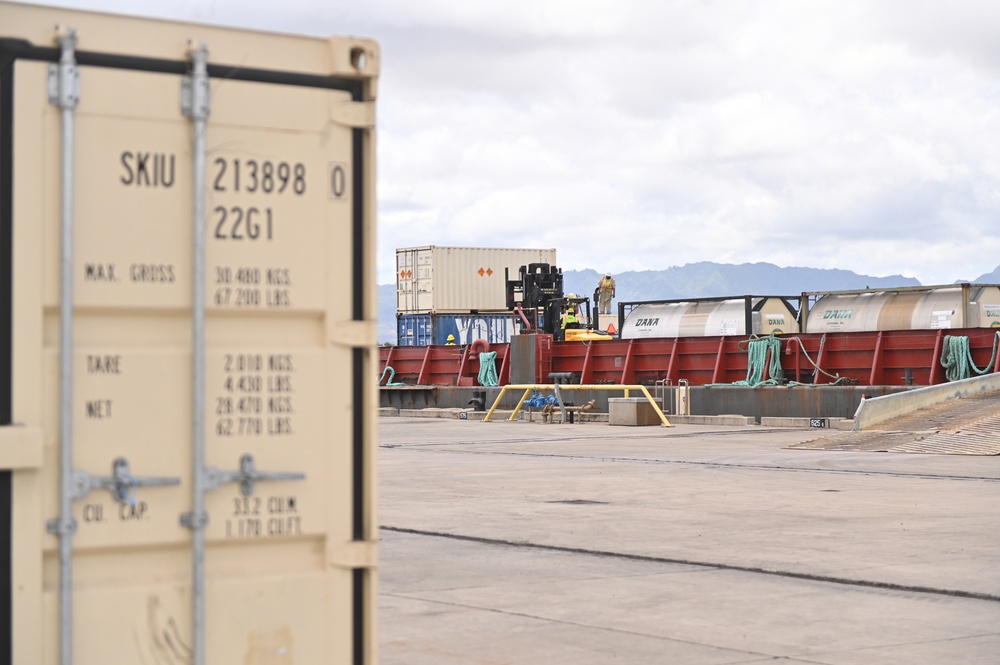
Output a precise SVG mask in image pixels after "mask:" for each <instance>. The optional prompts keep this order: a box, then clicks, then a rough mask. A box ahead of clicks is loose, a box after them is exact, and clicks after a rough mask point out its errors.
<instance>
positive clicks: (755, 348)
mask: <svg viewBox="0 0 1000 665" xmlns="http://www.w3.org/2000/svg"><path fill="white" fill-rule="evenodd" d="M785 339H788V340H789V342H793V341H794V342H798V344H799V347H800V348H801V349H802V353H803V354H804V355H805V357H806V360H808V361H809V364H810V365H812V366H813V367H814V368H815V369H816V371H817V372H820V373H822V374H825V375H826V376H828V377H830V378H831V379H833V381H832V382H830V383H829V384H826V385H833V386H836V385H839V384H841V383H845V382H847V381H848V379H847V378H846V377H841V376H840V375H839V374H830V373H829V372H827V371H826V370H824V369H821V368H820V366H819V365H817V364H816V362H815V361H814V360H813V359H812V358H810V357H809V353H808V352H806V347H805V345H803V344H802V340H801V339H799V338H798V337H788V338H785ZM781 340H782V338H780V337H777V336H776V335H775V334H774V333H773V332H772V333H771V334H770V335H768V336H767V337H758V336H757V335H751V337H750V339H749V340H747V341H746V345H747V378H746V379H745V380H743V381H734V382H733V383H710V384H708V385H706V386H705V387H706V388H711V387H712V386H750V387H751V388H758V387H760V386H776V385H778V384H779V381H778V379H777V378H774V377H778V376H781ZM739 347H740V348H742V347H743V342H740V343H739ZM769 352H770V354H771V364H770V368H769V369H768V376H770V377H772V378H770V379H766V380H765V379H764V368H765V366H766V365H767V354H768V353H769ZM786 385H787V386H788V387H789V388H792V387H794V386H808V387H813V386H814V385H815V384H812V383H799V382H798V381H789V382H788V383H787V384H786Z"/></svg>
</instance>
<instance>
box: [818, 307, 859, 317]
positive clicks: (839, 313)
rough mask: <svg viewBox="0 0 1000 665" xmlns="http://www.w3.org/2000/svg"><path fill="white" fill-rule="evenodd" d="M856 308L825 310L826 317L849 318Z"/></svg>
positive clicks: (824, 315)
mask: <svg viewBox="0 0 1000 665" xmlns="http://www.w3.org/2000/svg"><path fill="white" fill-rule="evenodd" d="M853 313H854V310H851V309H828V310H826V311H825V312H823V318H824V319H849V318H851V314H853Z"/></svg>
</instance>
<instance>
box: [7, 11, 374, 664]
mask: <svg viewBox="0 0 1000 665" xmlns="http://www.w3.org/2000/svg"><path fill="white" fill-rule="evenodd" d="M55 26H60V27H59V28H58V30H56V29H54V27H55ZM378 71H379V51H378V47H377V45H376V44H375V43H374V42H372V41H370V40H365V39H358V38H341V37H332V38H329V39H319V38H307V37H299V36H291V35H278V34H267V33H258V32H250V31H244V30H231V29H226V28H220V27H210V26H204V25H191V24H182V23H174V22H165V21H153V20H143V19H136V18H126V17H121V16H112V15H106V14H98V13H90V12H78V11H68V10H63V9H58V8H41V7H35V6H28V5H20V4H12V3H7V2H0V252H2V255H0V576H3V577H4V578H5V579H3V580H0V603H4V604H5V606H6V607H9V608H10V609H11V612H10V613H9V614H8V612H7V611H3V612H0V615H3V619H2V621H3V622H4V624H5V625H4V626H3V627H2V628H0V654H3V653H7V652H9V653H10V654H11V657H12V660H11V661H10V662H14V663H33V664H45V665H53V664H54V663H58V662H62V663H68V662H72V663H74V664H76V665H91V664H93V665H97V664H100V665H106V664H108V663H112V664H118V663H122V664H124V663H194V664H195V665H202V664H204V663H211V664H212V665H225V664H232V665H236V664H240V665H245V664H249V663H293V662H294V663H296V664H302V663H306V664H315V665H319V664H320V663H323V664H329V663H344V664H346V663H351V664H354V663H374V662H376V653H375V644H376V638H377V635H376V630H375V609H376V608H375V593H376V586H375V585H376V576H375V564H376V542H377V538H378V534H377V524H376V514H375V497H376V482H375V479H376V475H375V452H376V441H375V435H376V428H375V414H376V409H377V403H378V399H377V392H376V391H377V388H376V386H375V381H374V380H373V379H374V378H375V377H376V376H377V370H376V363H375V361H376V358H375V357H374V356H373V350H374V345H375V328H376V324H375V318H376V289H375V233H374V204H375V194H374V183H375V164H374V158H375V149H374V122H375V118H374V99H375V92H376V81H377V76H378ZM199 174H201V176H202V179H200V180H199ZM199 211H202V212H203V214H199ZM199 228H200V229H203V233H199V232H198V229H199ZM199 236H200V237H199ZM67 238H68V239H69V241H68V242H66V240H67ZM67 257H68V258H67ZM343 266H349V269H348V270H343V269H342V267H343ZM4 524H9V528H8V529H3V528H2V527H3V525H4ZM7 553H9V555H8V554H7ZM4 582H6V584H5V583H4ZM3 589H7V590H6V591H3ZM2 660H3V657H2V656H0V661H2Z"/></svg>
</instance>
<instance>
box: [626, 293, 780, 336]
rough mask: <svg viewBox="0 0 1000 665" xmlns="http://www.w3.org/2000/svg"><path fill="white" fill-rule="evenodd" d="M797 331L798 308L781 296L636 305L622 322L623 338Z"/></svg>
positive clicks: (761, 333)
mask: <svg viewBox="0 0 1000 665" xmlns="http://www.w3.org/2000/svg"><path fill="white" fill-rule="evenodd" d="M748 321H749V327H750V333H755V334H758V335H767V334H770V333H772V332H774V333H776V334H780V333H790V332H798V322H797V321H796V317H795V310H794V309H793V308H792V306H791V305H790V304H789V303H788V301H787V300H785V299H784V298H780V297H765V296H751V297H749V298H733V299H728V300H688V301H672V302H659V303H643V304H640V305H637V306H636V307H635V309H633V310H632V311H631V312H630V313H629V315H628V316H627V317H626V318H625V321H624V323H623V324H622V330H621V336H622V339H639V338H645V337H712V336H716V335H746V334H748V332H747V322H748Z"/></svg>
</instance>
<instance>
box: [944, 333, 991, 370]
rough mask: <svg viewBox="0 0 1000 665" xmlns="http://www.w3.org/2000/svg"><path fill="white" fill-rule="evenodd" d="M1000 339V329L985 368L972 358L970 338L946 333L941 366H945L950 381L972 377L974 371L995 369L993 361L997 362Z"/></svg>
mask: <svg viewBox="0 0 1000 665" xmlns="http://www.w3.org/2000/svg"><path fill="white" fill-rule="evenodd" d="M998 341H1000V331H997V334H996V336H995V337H994V338H993V355H992V356H990V362H989V363H988V364H987V365H986V367H984V368H983V369H979V368H978V367H976V363H975V362H974V361H973V360H972V347H971V345H970V344H969V338H968V337H958V336H955V337H953V336H951V335H945V337H944V348H942V349H941V366H942V367H944V375H945V378H947V379H948V380H949V381H959V380H961V379H968V378H970V377H971V376H972V372H973V371H975V373H976V374H986V372H988V371H990V370H991V369H993V363H994V362H996V359H997V342H998Z"/></svg>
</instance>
